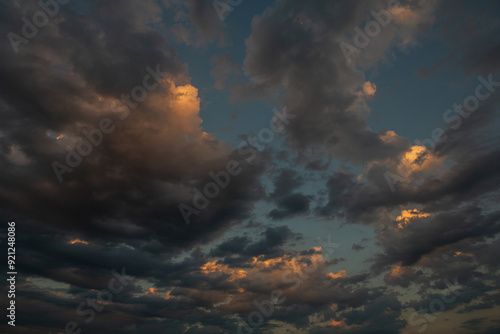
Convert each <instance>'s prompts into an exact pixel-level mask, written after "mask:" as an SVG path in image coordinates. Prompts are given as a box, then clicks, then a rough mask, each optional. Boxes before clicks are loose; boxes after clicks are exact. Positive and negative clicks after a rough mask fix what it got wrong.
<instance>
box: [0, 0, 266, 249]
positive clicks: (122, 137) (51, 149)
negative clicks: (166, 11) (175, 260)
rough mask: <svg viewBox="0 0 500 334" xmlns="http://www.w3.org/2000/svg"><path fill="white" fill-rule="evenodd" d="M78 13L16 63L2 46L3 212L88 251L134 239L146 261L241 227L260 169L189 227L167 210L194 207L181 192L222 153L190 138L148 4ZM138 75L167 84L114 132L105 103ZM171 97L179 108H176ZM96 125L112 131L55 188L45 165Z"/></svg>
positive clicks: (175, 70)
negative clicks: (66, 235)
mask: <svg viewBox="0 0 500 334" xmlns="http://www.w3.org/2000/svg"><path fill="white" fill-rule="evenodd" d="M8 6H9V7H8V8H7V10H6V11H5V13H7V12H9V15H8V19H6V20H5V21H2V22H3V24H2V26H3V29H5V30H11V29H12V30H13V31H16V29H18V28H19V27H18V25H19V22H21V21H20V19H19V18H20V17H22V16H23V14H24V13H25V12H24V11H23V9H21V8H20V7H16V6H14V5H8ZM83 7H84V8H85V9H86V10H87V11H88V13H87V15H82V14H81V13H78V12H76V11H75V9H74V8H72V7H68V8H63V9H61V12H60V13H59V15H58V16H56V17H55V18H54V19H53V20H52V21H50V23H49V25H47V27H45V30H43V31H42V30H41V31H40V32H39V34H38V35H37V36H36V38H34V39H33V40H31V41H30V43H29V44H27V45H22V46H21V51H20V52H19V54H15V53H14V52H13V51H12V49H11V48H10V45H5V44H7V43H8V41H7V42H6V43H5V44H4V46H5V47H3V48H2V49H1V50H0V52H1V53H2V56H3V59H5V60H6V61H5V62H3V63H2V64H1V65H0V75H1V76H2V77H3V78H4V80H2V90H1V93H0V94H1V95H0V99H1V101H2V106H3V107H2V111H1V115H2V120H3V122H2V125H1V129H0V135H1V138H0V141H1V143H2V152H3V154H2V155H1V156H0V164H1V166H2V169H3V170H5V171H6V172H5V173H4V174H3V175H2V177H1V184H2V190H3V191H2V195H0V196H1V197H2V202H3V204H2V207H3V208H4V209H5V210H9V211H10V212H11V213H15V212H21V211H23V208H26V207H30V208H31V209H30V211H29V212H28V213H25V214H26V216H30V217H32V218H36V219H45V220H46V221H47V222H49V223H50V224H56V225H60V226H66V227H67V228H79V229H81V232H80V233H82V234H84V235H88V237H89V238H90V239H92V241H94V239H97V240H98V239H100V238H102V239H106V240H110V241H112V242H120V241H124V240H127V239H129V241H130V242H131V243H132V244H134V245H135V246H137V245H138V243H139V241H138V240H140V239H142V240H143V241H145V242H144V243H141V247H142V248H143V249H147V250H148V251H150V252H153V253H158V252H164V251H171V250H172V249H173V248H175V247H177V246H180V245H182V247H186V246H187V247H189V246H188V244H191V242H190V241H189V240H195V239H198V238H199V237H201V238H204V237H203V236H204V235H215V234H217V233H218V232H217V231H218V228H214V227H215V225H219V226H220V227H222V226H224V225H226V224H228V223H229V221H231V220H234V219H241V218H243V217H246V216H247V215H248V212H249V211H248V210H249V209H251V208H252V206H253V201H254V200H255V199H257V198H260V197H261V196H263V192H262V190H261V188H260V185H259V181H258V179H257V178H258V175H260V174H261V173H262V172H263V165H262V164H261V163H259V159H256V160H255V162H254V163H253V164H251V165H249V166H248V167H246V168H245V170H244V172H243V175H241V176H240V177H235V178H233V179H232V180H231V184H230V185H229V186H228V187H227V189H225V190H224V191H223V192H221V195H220V196H219V197H218V198H216V199H214V200H213V201H211V203H210V205H209V207H208V209H207V210H206V212H204V214H203V215H199V216H197V217H195V218H193V225H192V226H191V227H187V226H185V223H184V222H183V220H182V217H181V215H180V213H179V210H178V208H177V205H178V204H179V203H180V202H183V201H189V200H192V195H191V194H190V191H191V190H192V189H193V188H194V187H198V188H203V186H204V184H206V183H207V182H208V181H209V180H210V178H209V176H208V174H209V172H210V171H211V170H212V171H219V170H223V169H225V165H226V162H227V161H228V160H229V156H230V155H231V151H230V149H229V147H228V146H227V145H225V144H224V143H221V142H219V141H217V140H215V139H214V138H213V137H212V136H210V135H207V134H204V133H203V131H202V129H201V128H200V127H199V123H200V122H201V119H200V118H199V116H198V111H199V101H198V100H197V97H196V95H195V94H196V90H195V88H194V87H192V86H189V85H188V84H187V82H188V80H189V77H188V76H187V71H186V66H185V65H184V64H182V63H181V62H180V61H179V59H178V56H177V54H176V52H175V50H174V49H173V47H172V46H170V45H169V44H168V40H167V39H166V38H165V37H164V35H162V34H161V33H159V32H157V31H156V30H153V29H151V28H150V25H158V26H161V24H162V23H161V16H160V15H161V12H162V10H161V7H160V6H159V5H158V4H157V3H156V2H154V1H150V2H142V3H141V4H140V5H138V4H136V3H134V2H131V1H124V2H120V5H119V6H118V5H117V4H115V3H114V2H111V1H100V2H87V3H85V5H84V6H83ZM2 13H4V12H3V11H2ZM4 15H6V14H4ZM124 18H126V19H124ZM4 42H5V41H4ZM146 66H150V67H152V68H160V70H161V71H162V72H168V74H169V77H168V80H165V81H163V82H162V83H161V84H160V85H159V87H158V88H157V89H156V90H154V91H151V92H149V95H148V96H147V99H146V100H145V101H143V102H142V103H141V104H140V106H139V108H137V109H133V108H130V109H131V110H130V116H129V117H128V119H125V120H124V121H121V120H120V119H119V118H118V116H121V115H123V110H122V109H120V110H121V112H119V113H117V112H116V111H112V110H111V108H110V107H109V105H110V102H111V101H112V100H114V99H117V100H120V99H121V97H120V95H121V94H130V91H131V89H132V88H133V87H135V86H137V85H141V84H142V83H143V79H144V76H145V75H147V74H148V72H147V71H146V70H145V67H146ZM172 82H175V83H176V85H177V86H181V85H185V86H183V88H178V87H175V86H173V83H172ZM182 89H184V90H182ZM186 91H187V93H186ZM190 94H192V95H190ZM181 98H182V99H184V100H183V101H185V102H183V103H184V104H179V103H180V102H177V101H178V100H179V99H181ZM182 108H188V109H186V110H184V109H182ZM178 110H180V111H178ZM103 117H109V119H111V120H112V122H113V124H114V125H116V130H115V132H113V133H111V134H109V135H105V137H104V139H103V143H102V144H101V145H100V146H99V147H94V149H93V152H92V154H91V155H90V156H89V157H87V158H86V159H84V161H83V162H82V163H81V164H80V165H79V166H78V167H76V168H75V170H74V171H73V172H72V173H71V174H70V173H66V174H64V175H63V176H64V179H65V181H64V182H63V183H59V182H58V181H57V178H56V177H55V174H54V170H53V168H52V167H51V164H52V162H53V161H58V162H63V163H64V158H65V156H66V154H67V151H66V149H65V147H66V146H69V147H72V148H74V147H75V144H76V143H77V142H78V141H79V140H80V139H86V138H84V137H83V136H82V134H81V133H80V130H82V129H87V131H91V130H92V129H93V128H96V127H98V124H99V121H100V120H101V119H102V118H103ZM49 133H55V136H57V135H59V134H63V135H64V137H62V138H61V139H58V140H56V139H55V138H53V137H51V136H49V135H48V134H49ZM185 135H188V136H189V138H190V139H189V140H188V141H187V142H186V139H185V138H186V137H184V136H185ZM173 156H175V159H173ZM234 158H235V159H236V160H242V157H241V156H239V155H238V154H234ZM252 175H253V176H252ZM256 177H257V178H256ZM210 181H211V180H210ZM14 192H15V193H16V194H17V195H16V196H12V194H13V193H14ZM47 193H50V196H47ZM7 208H8V209H7ZM214 224H215V225H214ZM88 231H92V232H88ZM207 240H208V239H205V241H207ZM167 243H168V246H166V245H167ZM175 244H177V246H175Z"/></svg>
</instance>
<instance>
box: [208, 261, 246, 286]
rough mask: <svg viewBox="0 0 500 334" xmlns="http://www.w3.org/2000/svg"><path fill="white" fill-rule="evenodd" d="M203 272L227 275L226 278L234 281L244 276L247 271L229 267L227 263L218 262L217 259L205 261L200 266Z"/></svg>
mask: <svg viewBox="0 0 500 334" xmlns="http://www.w3.org/2000/svg"><path fill="white" fill-rule="evenodd" d="M200 269H201V272H202V273H204V274H207V275H208V274H211V273H222V274H226V275H229V278H228V280H229V281H234V280H237V279H241V278H244V277H246V275H247V272H246V271H245V270H242V269H231V268H229V266H228V265H227V264H219V263H217V261H212V262H207V263H205V264H204V265H203V266H201V267H200Z"/></svg>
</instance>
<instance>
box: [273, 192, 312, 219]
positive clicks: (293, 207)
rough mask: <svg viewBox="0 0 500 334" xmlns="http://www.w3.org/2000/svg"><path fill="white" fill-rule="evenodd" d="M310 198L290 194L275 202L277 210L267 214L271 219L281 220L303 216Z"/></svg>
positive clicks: (307, 209)
mask: <svg viewBox="0 0 500 334" xmlns="http://www.w3.org/2000/svg"><path fill="white" fill-rule="evenodd" d="M309 202H310V198H309V197H308V196H305V195H302V194H291V195H289V196H286V197H283V198H281V199H279V200H278V201H277V205H278V208H277V209H273V210H271V212H269V217H271V218H272V219H283V218H287V217H293V216H297V215H300V214H305V213H307V212H308V211H309Z"/></svg>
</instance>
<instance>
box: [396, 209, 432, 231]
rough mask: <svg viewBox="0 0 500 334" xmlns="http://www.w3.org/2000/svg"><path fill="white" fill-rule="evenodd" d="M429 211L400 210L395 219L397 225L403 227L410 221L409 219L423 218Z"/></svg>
mask: <svg viewBox="0 0 500 334" xmlns="http://www.w3.org/2000/svg"><path fill="white" fill-rule="evenodd" d="M430 215H431V214H430V213H425V212H420V211H419V210H418V209H413V210H403V211H401V215H400V216H398V217H396V221H398V222H399V223H398V227H399V228H400V229H403V228H404V227H405V226H406V225H408V224H409V223H410V221H411V220H412V219H414V218H425V217H429V216H430Z"/></svg>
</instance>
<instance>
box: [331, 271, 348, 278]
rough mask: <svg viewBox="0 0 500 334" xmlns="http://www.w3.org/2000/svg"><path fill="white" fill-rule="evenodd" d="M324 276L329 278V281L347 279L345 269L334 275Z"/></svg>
mask: <svg viewBox="0 0 500 334" xmlns="http://www.w3.org/2000/svg"><path fill="white" fill-rule="evenodd" d="M326 275H327V276H328V277H330V278H331V279H337V278H341V277H347V273H346V271H345V269H342V270H340V271H339V272H338V273H336V274H334V273H328V274H326Z"/></svg>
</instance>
